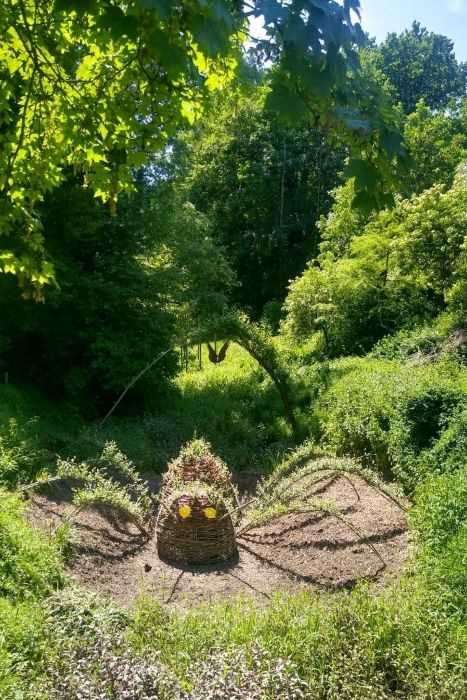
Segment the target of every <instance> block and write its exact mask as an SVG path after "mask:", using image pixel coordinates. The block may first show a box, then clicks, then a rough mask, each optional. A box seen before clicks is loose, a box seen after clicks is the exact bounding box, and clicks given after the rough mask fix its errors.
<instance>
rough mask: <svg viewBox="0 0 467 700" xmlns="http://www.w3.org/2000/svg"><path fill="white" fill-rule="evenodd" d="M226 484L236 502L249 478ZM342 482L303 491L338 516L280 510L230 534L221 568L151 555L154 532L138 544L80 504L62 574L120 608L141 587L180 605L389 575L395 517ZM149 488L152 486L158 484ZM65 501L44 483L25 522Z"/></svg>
mask: <svg viewBox="0 0 467 700" xmlns="http://www.w3.org/2000/svg"><path fill="white" fill-rule="evenodd" d="M235 481H236V482H237V485H238V487H239V491H240V495H241V498H242V500H244V501H246V500H247V499H248V498H249V497H251V495H252V493H253V492H254V488H255V486H256V482H257V481H258V476H257V475H255V474H245V473H239V474H237V475H236V476H235ZM352 483H353V485H354V487H355V488H353V487H352ZM352 483H350V482H349V480H348V479H346V478H343V477H340V476H334V477H330V478H329V479H326V480H325V481H324V482H322V483H320V484H319V485H316V486H315V487H314V490H313V492H311V493H310V496H312V495H316V496H318V495H319V497H320V498H321V497H322V498H324V499H327V500H332V501H334V502H335V503H336V505H337V506H338V508H339V510H340V513H341V515H342V516H343V518H344V519H345V523H344V522H342V521H341V520H339V519H336V518H335V517H333V516H332V515H329V514H326V513H291V514H288V515H283V516H281V517H278V518H276V519H274V520H273V521H272V522H270V523H269V524H268V525H264V526H261V527H257V528H255V529H251V530H248V532H246V533H245V534H243V535H240V536H239V537H238V548H239V556H238V558H237V559H236V560H234V561H232V562H229V563H226V564H222V565H212V566H199V567H195V566H186V567H175V566H172V565H169V564H167V563H165V562H163V561H161V560H160V559H159V557H158V555H157V549H156V542H155V538H151V539H150V540H149V541H147V540H146V539H145V538H144V537H143V536H142V535H141V533H140V532H139V531H138V530H137V529H136V528H135V527H134V525H132V524H130V523H127V522H123V521H121V520H119V519H116V518H115V515H114V514H113V513H111V512H109V510H108V509H99V510H97V509H92V510H87V511H82V512H81V513H79V514H78V515H77V517H76V520H75V524H74V532H73V541H72V553H71V556H70V558H69V561H68V565H67V569H68V573H69V575H70V576H71V577H72V578H73V579H74V580H76V581H77V582H78V583H79V584H81V585H82V586H84V587H85V588H88V589H90V590H93V591H96V592H98V593H100V594H103V595H105V596H108V597H111V598H113V599H114V600H116V601H118V602H119V603H121V604H123V605H127V606H128V605H131V603H132V601H133V600H134V598H135V597H136V596H137V595H138V594H140V593H141V592H146V593H149V594H151V595H154V596H156V597H157V598H158V599H160V601H161V602H163V603H169V604H176V605H180V606H187V605H192V604H194V603H196V602H201V601H203V602H209V601H212V600H216V599H220V598H223V597H229V596H234V595H238V594H241V593H243V594H252V595H254V596H256V597H259V598H264V599H266V598H268V597H270V596H271V595H272V594H273V593H274V592H276V591H288V592H292V591H297V590H300V589H304V588H314V589H315V590H324V591H335V590H339V589H343V588H349V589H350V588H352V587H353V586H354V585H355V584H356V583H358V582H359V581H361V580H367V581H384V580H387V579H390V578H394V577H396V576H397V575H398V573H399V572H400V571H401V569H402V568H403V566H404V563H405V562H406V560H407V556H408V545H409V543H408V532H407V522H406V518H405V515H404V513H403V511H402V510H401V509H400V508H399V507H398V506H397V505H396V504H395V503H393V502H392V501H390V500H389V499H387V498H385V497H384V496H383V495H382V494H380V493H379V492H378V491H375V490H374V489H373V488H372V487H371V486H368V485H367V484H366V483H365V482H364V481H363V480H362V479H360V478H359V477H356V476H352ZM152 486H153V488H154V490H155V491H156V490H157V489H158V486H159V484H158V483H154V484H152ZM357 492H358V495H359V499H358V498H357ZM70 499H71V490H70V489H67V488H66V487H64V486H63V485H62V486H60V487H58V486H56V485H55V486H54V485H49V486H48V487H47V488H46V489H45V490H43V491H42V493H41V494H34V495H33V497H32V499H31V507H30V509H29V519H30V522H31V523H32V524H33V525H35V526H37V527H40V528H41V529H43V530H46V531H50V530H51V529H54V528H55V527H56V526H57V525H59V524H60V523H61V522H62V521H63V519H64V517H65V514H66V513H67V512H68V511H69V508H70ZM346 523H348V525H349V526H350V527H348V526H347V525H346ZM350 528H352V529H350ZM355 530H356V531H358V533H360V536H357V535H356V534H355ZM375 550H376V552H377V554H376V553H375ZM378 555H379V556H380V557H381V558H382V559H383V560H384V565H383V564H382V562H381V560H380V559H379V558H378Z"/></svg>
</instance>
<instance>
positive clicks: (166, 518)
mask: <svg viewBox="0 0 467 700" xmlns="http://www.w3.org/2000/svg"><path fill="white" fill-rule="evenodd" d="M237 504H238V499H237V492H236V490H235V488H234V486H233V483H232V477H231V475H230V472H229V470H228V469H227V467H226V466H225V464H224V463H223V462H222V461H221V460H220V459H218V458H216V457H214V455H213V454H212V453H211V450H210V445H209V444H208V443H207V442H205V441H204V440H193V441H192V442H191V443H188V444H187V445H185V446H184V447H183V448H182V450H181V452H180V454H179V456H178V457H177V459H176V460H174V461H173V462H171V463H170V464H169V467H168V470H167V472H166V474H165V476H164V479H163V482H162V489H161V494H160V509H159V515H158V518H157V525H156V530H157V551H158V553H159V556H160V558H161V559H165V560H168V561H172V562H175V563H179V564H209V563H214V562H221V561H228V560H229V559H232V558H233V557H234V556H235V555H236V553H237V545H236V538H235V528H234V521H233V518H232V516H231V515H230V512H231V511H234V510H235V507H236V505H237Z"/></svg>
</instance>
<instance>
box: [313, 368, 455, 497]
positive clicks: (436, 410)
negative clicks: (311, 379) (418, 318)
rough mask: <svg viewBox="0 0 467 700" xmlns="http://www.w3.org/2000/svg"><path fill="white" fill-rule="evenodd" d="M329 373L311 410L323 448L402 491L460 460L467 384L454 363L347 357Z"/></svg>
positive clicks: (452, 467) (453, 466) (446, 469)
mask: <svg viewBox="0 0 467 700" xmlns="http://www.w3.org/2000/svg"><path fill="white" fill-rule="evenodd" d="M330 375H331V382H330V387H329V389H328V390H327V391H325V392H323V394H322V396H321V398H320V400H319V402H318V405H317V407H315V413H316V414H317V415H318V416H319V418H320V419H321V426H322V428H321V430H322V436H323V441H324V443H325V444H326V445H327V446H329V447H330V448H331V449H333V450H335V451H336V452H337V453H338V454H339V455H345V454H348V455H352V456H356V457H360V458H361V459H362V460H363V463H364V464H365V465H366V466H369V467H372V466H373V467H376V468H377V469H378V470H379V471H381V472H382V473H384V474H385V475H387V476H389V477H392V478H397V479H399V480H400V481H401V482H402V484H403V485H404V487H405V489H406V490H407V491H412V490H413V489H414V488H415V486H416V484H417V483H419V482H420V481H421V480H422V479H423V478H425V476H427V475H428V474H430V473H433V472H435V473H436V472H439V473H441V472H444V471H449V470H453V469H457V468H458V467H459V466H461V465H462V464H463V463H464V461H465V457H464V455H463V453H462V451H463V446H464V444H465V410H467V384H466V376H465V372H464V371H463V370H462V369H461V368H460V367H459V366H458V365H457V364H456V363H455V362H449V361H444V362H440V363H438V364H430V365H422V366H406V367H401V366H400V365H398V364H397V363H395V362H389V361H382V360H374V359H365V360H359V361H356V360H351V359H348V360H340V361H338V362H335V363H333V364H332V365H331V370H330Z"/></svg>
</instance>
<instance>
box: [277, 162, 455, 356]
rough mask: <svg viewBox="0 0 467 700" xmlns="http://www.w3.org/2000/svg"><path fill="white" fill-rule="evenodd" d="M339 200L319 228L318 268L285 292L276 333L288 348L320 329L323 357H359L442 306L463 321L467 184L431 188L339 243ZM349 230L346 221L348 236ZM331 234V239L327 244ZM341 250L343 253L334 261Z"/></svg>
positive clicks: (311, 269)
mask: <svg viewBox="0 0 467 700" xmlns="http://www.w3.org/2000/svg"><path fill="white" fill-rule="evenodd" d="M345 212H346V207H344V208H343V209H342V210H341V201H340V199H338V200H337V202H336V209H335V211H334V212H333V213H332V214H331V215H330V222H329V224H328V225H327V227H325V229H326V240H325V242H324V244H323V246H324V247H323V251H324V252H323V256H322V258H321V262H320V265H319V266H318V265H317V264H316V263H313V262H312V263H310V265H309V267H308V269H307V270H306V271H305V272H304V274H303V275H302V276H301V277H299V278H297V279H296V280H295V281H294V282H293V283H292V284H291V286H290V289H289V295H288V297H287V299H286V301H285V305H284V309H285V313H286V318H285V320H284V322H283V330H284V332H285V334H286V335H288V336H289V337H291V338H292V340H293V341H294V342H297V341H298V342H300V341H303V340H304V339H306V338H308V337H309V336H310V335H311V334H313V333H315V332H317V331H320V332H321V333H322V334H323V335H324V338H325V341H326V352H327V354H328V355H331V356H336V355H342V354H351V353H362V352H363V351H367V350H369V349H370V348H371V346H372V345H373V344H374V343H375V342H376V341H377V340H379V339H380V338H382V337H383V336H386V335H388V334H391V333H393V332H395V331H396V330H398V329H400V328H403V327H407V326H408V327H411V326H413V325H415V324H417V323H420V322H421V321H423V320H424V319H431V318H433V316H434V315H436V314H437V313H439V312H441V311H444V310H445V309H446V307H447V306H450V307H452V308H453V310H454V311H455V312H456V313H457V314H458V316H459V317H460V318H461V319H462V318H464V317H465V313H466V311H465V309H466V307H465V305H464V301H465V299H464V297H465V290H464V282H463V279H464V278H463V274H462V271H463V270H464V267H465V230H466V222H467V186H466V180H465V176H464V175H463V174H462V171H459V174H458V177H457V179H456V181H455V183H454V185H453V187H452V188H451V189H450V190H448V191H445V190H444V188H443V187H442V186H438V185H435V186H434V187H433V188H431V189H429V190H427V191H425V192H423V193H422V194H421V195H419V196H417V197H414V198H412V199H410V200H402V201H400V202H399V203H398V205H397V206H396V207H395V208H394V210H392V211H389V210H385V211H383V212H381V213H380V214H378V215H377V216H374V217H373V218H372V219H371V220H370V221H369V222H368V223H367V224H366V226H364V227H363V229H362V231H360V232H358V233H356V234H354V235H353V237H352V238H351V239H350V241H348V242H345V241H344V242H341V237H342V232H341V229H342V228H344V230H345V222H341V223H340V224H339V222H338V221H336V217H338V216H344V215H345ZM354 226H355V224H354V223H352V221H351V222H350V231H351V232H352V233H353V231H354ZM333 236H336V237H337V239H336V240H335V241H334V240H333ZM340 249H343V250H344V251H345V252H344V255H343V256H342V257H340V258H336V257H335V255H336V252H338V251H339V250H340Z"/></svg>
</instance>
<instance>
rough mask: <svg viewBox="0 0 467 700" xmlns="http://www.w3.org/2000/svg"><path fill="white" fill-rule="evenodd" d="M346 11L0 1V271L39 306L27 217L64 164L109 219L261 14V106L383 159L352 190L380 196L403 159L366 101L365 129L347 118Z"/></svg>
mask: <svg viewBox="0 0 467 700" xmlns="http://www.w3.org/2000/svg"><path fill="white" fill-rule="evenodd" d="M358 8H359V1H358V0H345V2H344V3H343V4H341V3H339V2H337V1H336V0H320V2H319V3H317V2H316V0H305V3H303V2H300V3H299V2H296V1H295V0H294V1H293V2H292V3H285V2H281V1H280V0H268V1H267V2H265V1H264V0H255V1H254V4H253V5H248V6H246V7H245V8H244V7H243V6H240V5H239V4H238V3H237V2H235V1H234V0H212V2H203V1H202V0H195V1H194V2H187V1H185V0H181V1H180V2H178V3H166V2H163V1H162V0H154V2H153V1H152V0H151V1H149V0H113V1H110V0H75V2H74V3H73V4H71V3H70V2H67V1H66V0H5V1H4V2H3V3H2V4H1V7H0V33H1V35H2V47H1V51H0V74H1V76H2V92H1V105H0V106H1V113H2V117H1V123H0V138H1V141H2V148H1V151H0V232H1V234H2V236H3V238H4V240H5V247H4V248H3V250H2V251H1V252H0V267H1V270H2V271H3V272H4V273H12V274H14V275H16V276H18V278H19V280H20V282H21V283H22V284H23V287H25V293H26V294H30V295H31V294H32V295H33V296H35V297H36V298H41V296H42V294H43V292H42V290H43V287H44V285H46V284H49V283H50V282H51V281H52V280H53V277H54V268H53V265H52V263H51V260H50V257H49V256H47V255H46V252H45V251H46V245H45V242H46V239H47V231H45V230H43V227H42V224H41V221H40V218H39V217H38V213H37V209H38V205H39V204H40V201H41V200H42V199H43V197H44V195H45V194H46V193H47V192H49V191H51V190H52V189H54V188H55V187H57V186H58V185H59V184H60V183H61V182H62V181H63V179H64V177H65V173H66V172H67V169H68V168H70V167H72V168H73V169H75V170H77V171H80V172H83V173H84V175H85V177H84V182H85V184H86V185H87V186H89V187H91V188H92V191H93V192H94V194H95V195H96V196H97V197H99V198H101V199H102V200H103V201H107V202H109V203H110V207H111V210H115V206H116V199H117V196H118V194H119V193H120V192H122V191H125V190H129V189H131V188H132V173H133V170H134V168H135V167H136V166H140V165H142V164H143V163H144V162H145V161H146V158H147V155H148V154H150V153H152V152H154V151H155V150H158V149H160V148H161V147H163V146H164V144H165V143H166V141H167V138H168V136H169V135H170V134H173V133H174V132H175V130H176V129H177V128H178V127H179V125H180V124H181V123H182V122H184V121H193V120H194V119H195V118H196V116H197V114H199V113H200V111H201V108H202V104H203V96H204V95H205V93H206V91H209V90H213V89H216V88H219V87H222V85H225V84H226V81H228V80H229V79H230V77H231V76H232V73H233V71H234V68H235V64H236V61H237V57H238V50H239V47H240V45H241V43H242V41H243V40H244V38H245V36H246V30H245V27H246V24H245V23H246V19H247V17H248V16H251V15H254V16H256V17H263V18H264V25H265V30H266V34H267V39H266V40H264V41H262V42H261V43H262V45H263V46H264V47H266V49H268V50H269V52H270V54H271V56H273V58H274V61H275V64H276V65H277V70H276V71H275V73H274V80H273V83H272V91H271V104H273V105H274V108H275V109H281V110H282V111H283V112H284V113H285V114H286V115H288V117H289V118H292V119H298V118H306V119H311V118H316V117H317V116H318V115H322V116H323V117H325V118H326V119H329V120H331V121H334V122H336V123H339V124H341V125H343V126H344V127H345V128H346V129H347V130H348V132H349V133H353V134H354V137H353V144H354V149H355V152H358V153H361V152H362V151H364V152H365V153H366V155H365V157H367V158H368V159H369V160H372V162H373V164H374V163H378V164H379V165H381V164H382V163H383V162H384V163H386V161H387V167H386V168H382V170H381V177H378V178H377V179H376V180H374V179H372V180H371V182H368V181H367V182H366V184H364V185H363V186H362V187H363V190H365V191H366V192H367V195H368V197H370V198H371V196H372V195H373V193H374V192H377V193H379V194H380V195H381V194H384V193H385V192H386V191H387V188H388V176H389V175H391V176H392V175H393V174H394V173H393V166H394V165H395V161H396V160H397V158H398V157H400V156H401V155H402V152H400V149H399V146H398V147H397V148H396V149H394V148H390V149H389V151H387V150H386V146H385V145H384V142H385V140H386V141H387V137H388V136H391V134H393V133H394V128H393V125H391V124H389V125H385V123H384V118H382V115H381V114H380V113H379V112H378V107H377V106H376V108H375V104H374V103H373V107H372V108H371V109H370V112H369V114H370V116H371V115H373V116H374V119H373V120H372V119H365V120H364V121H362V120H359V119H358V115H359V111H358V105H359V100H360V98H361V90H362V87H361V86H360V87H359V81H358V56H357V54H356V47H357V45H358V44H359V43H360V41H361V40H362V32H361V30H360V28H359V25H358V23H354V21H353V19H354V18H355V13H358ZM352 12H353V13H354V15H353V16H352V14H351V13H352ZM351 76H353V80H351V79H350V78H351ZM359 91H360V92H359ZM336 104H337V105H340V106H341V107H342V108H343V110H344V111H343V112H338V111H336V109H335V107H336ZM393 143H394V141H393ZM385 153H386V158H385V155H384V154H385ZM26 287H28V288H26Z"/></svg>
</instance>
